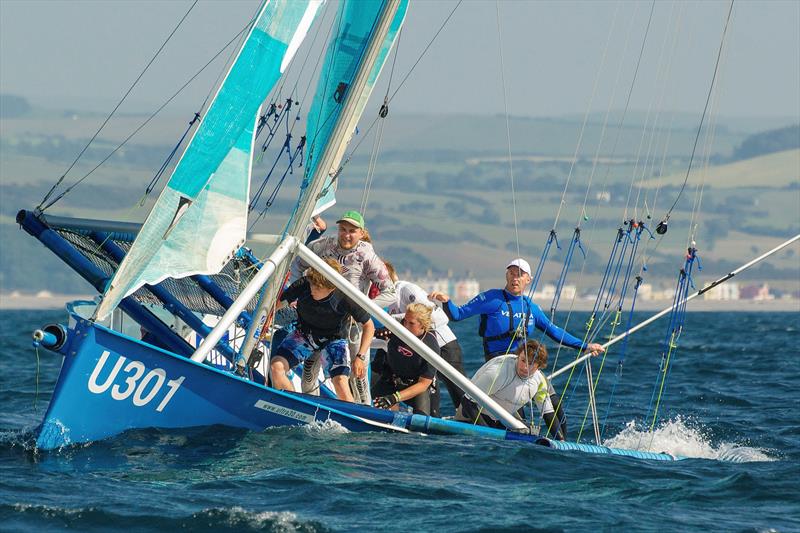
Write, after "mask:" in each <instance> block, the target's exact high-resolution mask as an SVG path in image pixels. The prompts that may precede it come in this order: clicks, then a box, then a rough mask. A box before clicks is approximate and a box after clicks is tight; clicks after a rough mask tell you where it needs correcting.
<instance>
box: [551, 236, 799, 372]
mask: <svg viewBox="0 0 800 533" xmlns="http://www.w3.org/2000/svg"><path fill="white" fill-rule="evenodd" d="M797 240H800V234H797V235H795V236H794V237H792V238H791V239H789V240H787V241H784V242H783V243H781V244H779V245H778V246H776V247H775V248H773V249H772V250H770V251H768V252H765V253H763V254H761V255H759V256H758V257H756V258H755V259H753V260H752V261H750V262H748V263H745V264H744V265H742V266H740V267H739V268H737V269H736V270H733V271H732V272H729V273H728V274H726V275H724V276H722V277H721V278H719V279H718V280H716V281H714V282H713V283H711V284H710V285H709V286H708V287H703V288H702V289H700V290H699V291H696V292H694V293H692V294H690V295H689V296H687V297H686V298H684V299H683V300H680V301H677V302H675V303H673V304H672V305H671V306H669V307H667V308H666V309H664V310H663V311H660V312H659V313H656V314H655V315H653V316H651V317H650V318H648V319H647V320H645V321H644V322H642V323H640V324H637V325H636V326H634V327H632V328H631V329H629V330H628V331H626V332H625V333H623V334H621V335H619V336H617V337H614V338H613V339H611V340H610V341H608V342H607V343H605V344H604V345H603V348H606V349H607V348H608V347H609V346H612V345H614V344H616V343H618V342H619V341H621V340H622V339H624V338H625V337H627V336H628V335H630V334H631V333H633V332H635V331H639V330H640V329H642V328H643V327H645V326H646V325H648V324H650V323H652V322H654V321H656V320H658V319H659V318H661V317H662V316H664V315H666V314H667V313H669V312H670V311H672V309H673V308H675V307H678V306H679V305H683V304H684V303H685V302H688V301H689V300H693V299H694V298H696V297H698V296H700V295H701V294H703V293H706V292H708V291H710V290H711V289H713V288H714V287H716V286H717V285H722V284H723V283H725V282H726V281H728V280H729V279H731V278H732V277H733V276H735V275H736V274H739V273H740V272H744V271H745V270H747V269H748V268H750V267H751V266H753V265H755V264H756V263H759V262H761V261H763V260H764V259H766V258H767V257H769V256H771V255H773V254H775V253H777V252H779V251H781V250H783V249H784V248H786V247H787V246H789V245H790V244H792V243H793V242H796V241H797ZM590 357H592V354H590V353H587V354H585V355H582V356H581V357H579V358H577V359H575V360H574V361H572V362H571V363H569V364H566V365H564V366H562V367H561V368H559V369H558V370H556V371H555V372H553V373H552V374H550V376H548V378H547V379H553V378H554V377H557V376H560V375H561V374H563V373H564V372H566V371H567V370H569V369H570V368H572V367H574V366H577V365H579V364H581V363H582V362H583V361H586V360H587V359H589V358H590Z"/></svg>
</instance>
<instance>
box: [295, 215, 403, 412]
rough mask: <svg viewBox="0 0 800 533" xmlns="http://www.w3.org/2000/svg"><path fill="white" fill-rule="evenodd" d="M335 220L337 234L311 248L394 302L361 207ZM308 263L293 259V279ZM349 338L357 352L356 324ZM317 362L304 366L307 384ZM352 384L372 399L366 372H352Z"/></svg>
mask: <svg viewBox="0 0 800 533" xmlns="http://www.w3.org/2000/svg"><path fill="white" fill-rule="evenodd" d="M336 223H337V224H338V226H339V230H338V232H337V235H336V236H333V235H331V236H327V237H322V238H320V239H317V240H316V241H314V242H312V243H311V244H310V245H309V248H310V249H311V250H312V251H313V252H314V253H315V254H317V255H318V256H320V257H322V258H323V259H324V258H333V259H335V260H336V261H337V262H338V263H339V264H340V265H341V266H342V270H341V272H342V276H344V277H345V279H347V281H349V282H350V283H352V284H353V285H354V286H355V287H358V289H359V290H360V291H361V292H363V293H364V294H367V291H369V287H370V284H372V283H374V284H375V285H377V287H378V289H379V291H380V292H379V294H378V296H377V297H376V298H375V303H376V304H378V305H379V306H380V307H387V306H389V305H391V304H392V302H394V300H395V291H394V283H392V280H391V279H389V273H388V271H387V270H386V265H384V264H383V261H381V259H380V257H378V255H377V254H376V253H375V250H374V249H373V248H372V244H370V243H369V242H365V241H364V236H365V232H366V229H365V224H364V217H363V216H361V213H359V212H358V211H347V212H345V213H344V214H343V215H342V217H341V218H340V219H339V220H337V221H336ZM308 266H309V265H308V263H306V262H305V261H304V260H303V259H302V258H300V257H298V258H297V259H296V260H295V261H294V262H293V263H292V269H291V272H292V280H296V279H298V278H299V277H300V276H301V275H302V273H303V271H304V270H305V269H306V268H308ZM348 338H349V341H350V351H351V354H355V353H356V350H358V347H359V346H361V345H363V342H361V330H360V328H359V327H358V326H357V325H353V327H351V329H350V331H349V332H348ZM367 346H369V343H367ZM358 353H362V352H360V351H359V352H358ZM363 353H364V354H365V355H366V356H368V355H369V352H368V351H367V352H363ZM315 363H316V361H315V360H309V361H308V362H307V363H306V364H305V365H304V366H303V384H304V385H306V383H315V382H316V376H317V375H318V373H319V371H318V370H317V368H316V365H315ZM354 364H355V362H354ZM351 388H352V390H353V393H354V395H355V396H356V401H358V402H360V403H370V398H369V383H368V381H367V379H366V376H362V377H359V376H358V375H357V374H355V373H354V374H353V375H351Z"/></svg>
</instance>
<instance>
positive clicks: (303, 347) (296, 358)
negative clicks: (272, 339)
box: [275, 329, 350, 378]
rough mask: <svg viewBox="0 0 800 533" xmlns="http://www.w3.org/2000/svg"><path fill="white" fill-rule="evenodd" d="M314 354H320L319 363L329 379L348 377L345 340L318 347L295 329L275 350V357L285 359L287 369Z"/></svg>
mask: <svg viewBox="0 0 800 533" xmlns="http://www.w3.org/2000/svg"><path fill="white" fill-rule="evenodd" d="M314 352H319V353H320V361H321V363H322V364H323V365H324V368H325V370H327V372H328V375H329V376H330V377H332V378H335V377H336V376H349V375H350V350H348V348H347V339H332V340H330V341H326V342H323V343H321V345H319V346H318V345H317V344H316V343H314V342H312V341H311V340H310V339H308V338H307V337H306V336H305V335H303V333H302V332H301V331H300V330H299V329H296V330H294V331H293V332H291V333H290V334H289V335H287V336H286V338H285V339H283V341H282V342H281V344H280V346H278V349H277V350H275V355H276V356H280V357H283V358H284V359H286V361H287V362H288V363H289V368H295V367H296V366H297V365H299V364H300V363H302V362H304V361H305V360H306V359H308V358H309V357H311V356H312V355H314Z"/></svg>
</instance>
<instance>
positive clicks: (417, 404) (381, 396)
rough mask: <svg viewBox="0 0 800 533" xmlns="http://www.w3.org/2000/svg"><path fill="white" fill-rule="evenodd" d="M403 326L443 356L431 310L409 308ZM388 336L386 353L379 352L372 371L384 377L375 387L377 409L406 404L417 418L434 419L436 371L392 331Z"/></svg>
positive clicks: (387, 333) (421, 306) (418, 306)
mask: <svg viewBox="0 0 800 533" xmlns="http://www.w3.org/2000/svg"><path fill="white" fill-rule="evenodd" d="M403 325H404V326H405V328H406V329H407V330H408V331H410V332H411V333H412V334H413V335H416V337H417V338H418V339H419V340H421V341H422V342H423V343H425V345H426V346H427V347H428V348H430V349H431V350H433V351H434V352H435V353H436V354H438V353H439V344H438V343H437V342H436V338H435V336H434V335H433V333H432V332H431V328H432V327H433V324H432V319H431V309H430V307H427V306H426V305H424V304H421V303H413V304H410V305H408V306H407V307H406V314H405V317H404V318H403ZM386 335H387V339H388V346H387V348H386V350H382V349H381V350H378V351H377V352H376V353H375V359H374V360H373V361H372V370H373V371H374V372H377V373H379V374H380V376H381V377H380V379H379V380H378V381H377V383H375V386H374V387H372V396H373V397H374V398H375V401H374V404H375V407H379V408H381V409H393V410H397V404H398V403H400V402H404V403H406V404H408V405H410V406H411V407H412V408H413V409H414V413H415V414H423V415H430V414H431V396H430V388H431V384H432V383H433V380H434V379H435V377H436V369H435V368H434V367H433V366H432V365H431V364H430V363H428V361H426V360H425V359H423V358H422V356H420V355H419V354H418V353H417V352H416V351H415V350H414V349H413V348H411V347H410V346H408V345H407V344H406V343H405V342H403V341H402V340H401V339H400V338H399V337H397V336H396V335H394V334H393V333H391V332H388V330H387V332H386Z"/></svg>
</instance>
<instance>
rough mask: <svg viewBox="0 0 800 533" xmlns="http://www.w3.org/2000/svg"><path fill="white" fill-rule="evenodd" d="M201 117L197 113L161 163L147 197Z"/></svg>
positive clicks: (145, 193) (145, 192)
mask: <svg viewBox="0 0 800 533" xmlns="http://www.w3.org/2000/svg"><path fill="white" fill-rule="evenodd" d="M199 119H200V113H195V114H194V118H193V119H192V120H191V122H189V126H188V127H187V128H186V131H184V132H183V135H181V138H180V139H178V144H176V145H175V148H173V149H172V151H171V152H170V153H169V155H168V156H167V158H166V159H165V160H164V163H162V164H161V168H159V169H158V171H157V172H156V174H155V176H153V179H151V180H150V183H149V184H148V185H147V188H146V189H145V191H144V195H145V197H147V196H148V195H149V194H150V193H151V192H153V190H154V189H155V187H156V184H158V181H159V180H160V179H161V176H163V175H164V173H165V172H166V171H167V167H169V164H170V162H171V161H172V158H173V157H175V154H176V153H178V149H179V148H180V147H181V145H182V144H183V141H184V140H185V139H186V136H187V135H188V134H189V132H190V131H191V130H192V126H194V124H195V123H196V122H197V121H198V120H199ZM142 204H144V198H142Z"/></svg>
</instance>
